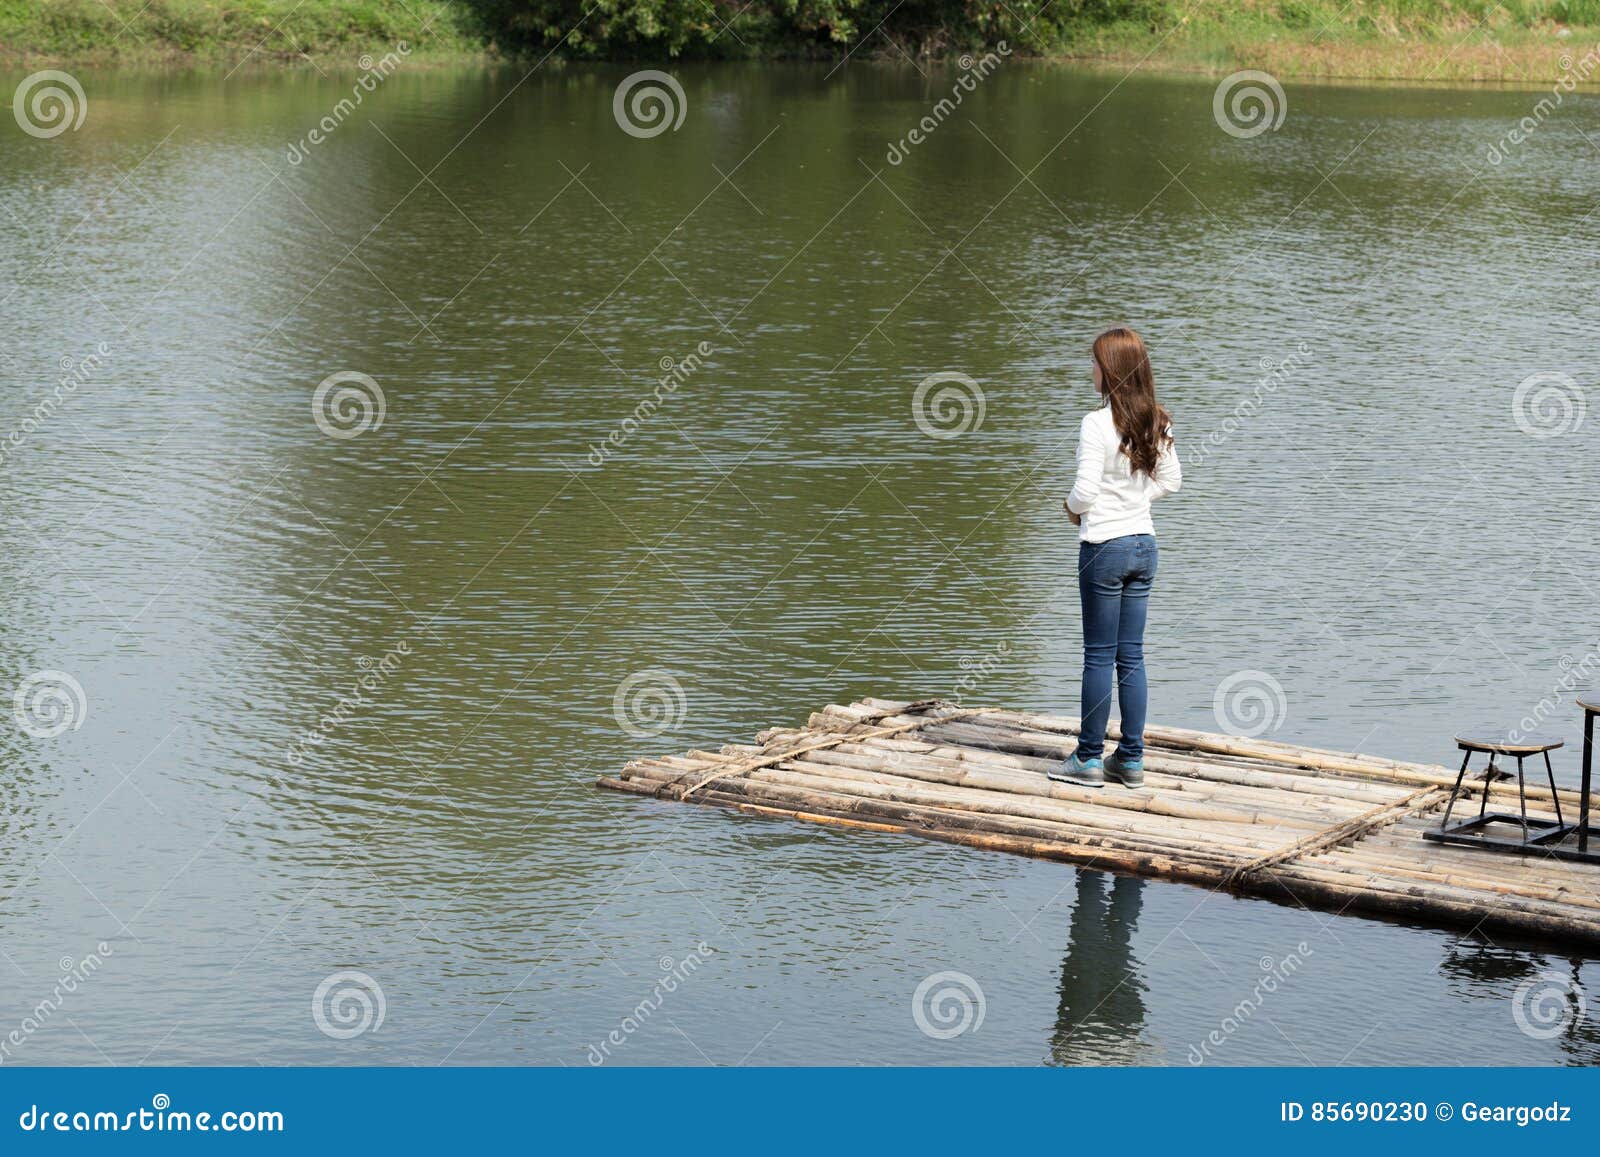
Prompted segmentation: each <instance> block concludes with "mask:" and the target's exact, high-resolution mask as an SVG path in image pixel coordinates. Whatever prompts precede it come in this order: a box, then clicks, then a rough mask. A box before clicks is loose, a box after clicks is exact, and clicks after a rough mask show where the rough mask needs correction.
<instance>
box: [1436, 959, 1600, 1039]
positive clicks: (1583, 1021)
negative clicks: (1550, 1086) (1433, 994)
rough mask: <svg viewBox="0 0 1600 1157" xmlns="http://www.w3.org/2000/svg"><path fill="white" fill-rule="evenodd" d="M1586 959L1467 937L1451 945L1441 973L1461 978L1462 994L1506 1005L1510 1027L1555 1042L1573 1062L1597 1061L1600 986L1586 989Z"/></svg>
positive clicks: (1455, 986)
mask: <svg viewBox="0 0 1600 1157" xmlns="http://www.w3.org/2000/svg"><path fill="white" fill-rule="evenodd" d="M1585 963H1587V961H1586V960H1585V959H1584V958H1583V957H1581V956H1565V957H1564V956H1559V955H1555V954H1552V953H1545V952H1539V951H1537V950H1534V949H1524V948H1515V947H1511V946H1508V945H1504V944H1496V943H1494V942H1492V941H1489V940H1482V939H1475V938H1463V939H1461V940H1458V941H1456V942H1454V943H1453V944H1451V945H1450V947H1449V950H1448V951H1446V953H1445V957H1444V960H1443V961H1441V962H1440V964H1439V971H1440V973H1442V974H1443V975H1444V976H1445V977H1446V978H1447V979H1450V980H1453V981H1455V982H1456V983H1454V984H1452V986H1451V990H1452V991H1453V992H1454V993H1456V994H1457V995H1460V996H1465V997H1468V998H1471V999H1478V1000H1487V1001H1496V1002H1501V1003H1503V1005H1504V1008H1505V1016H1506V1020H1507V1022H1508V1025H1509V1027H1512V1028H1516V1029H1518V1030H1520V1031H1525V1032H1527V1033H1528V1035H1529V1036H1530V1037H1532V1038H1533V1039H1535V1040H1549V1041H1551V1042H1553V1043H1554V1044H1555V1046H1556V1047H1557V1048H1559V1049H1560V1051H1561V1053H1562V1055H1563V1056H1564V1057H1565V1058H1566V1059H1567V1060H1568V1062H1569V1063H1571V1064H1575V1065H1597V1064H1600V987H1596V988H1594V990H1593V991H1590V990H1587V989H1586V988H1585V986H1584V983H1583V977H1582V975H1581V969H1582V967H1583V965H1584V964H1585ZM1524 1025H1527V1026H1529V1028H1527V1029H1524V1028H1523V1026H1524Z"/></svg>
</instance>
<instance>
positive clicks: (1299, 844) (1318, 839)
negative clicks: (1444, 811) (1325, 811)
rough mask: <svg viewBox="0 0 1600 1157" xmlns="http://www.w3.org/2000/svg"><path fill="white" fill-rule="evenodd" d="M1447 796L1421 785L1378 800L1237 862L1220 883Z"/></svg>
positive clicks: (1321, 848) (1357, 834)
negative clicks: (1356, 812)
mask: <svg viewBox="0 0 1600 1157" xmlns="http://www.w3.org/2000/svg"><path fill="white" fill-rule="evenodd" d="M1449 798H1450V791H1449V790H1448V789H1447V788H1440V787H1422V788H1418V789H1417V790H1416V791H1414V792H1412V793H1410V794H1409V795H1407V796H1405V797H1404V798H1403V799H1399V800H1396V801H1395V802H1394V803H1386V804H1382V805H1381V806H1379V807H1375V808H1373V809H1372V810H1371V811H1366V812H1362V813H1361V814H1360V815H1358V816H1353V817H1352V818H1350V819H1347V820H1345V821H1344V822H1343V823H1337V824H1334V825H1333V826H1332V827H1330V828H1324V829H1323V830H1322V831H1320V832H1312V833H1311V834H1310V835H1309V836H1306V837H1305V838H1303V839H1299V840H1296V841H1295V842H1294V843H1292V844H1289V845H1288V846H1287V847H1282V848H1279V849H1278V850H1277V851H1275V852H1268V853H1267V854H1266V855H1264V856H1257V857H1256V858H1255V859H1253V860H1250V861H1249V862H1248V863H1244V864H1240V865H1239V866H1238V867H1237V868H1234V869H1233V870H1232V871H1231V872H1229V873H1228V875H1227V877H1226V878H1225V879H1224V880H1223V884H1224V886H1227V887H1231V886H1234V885H1236V884H1238V883H1239V882H1240V881H1242V880H1243V879H1244V878H1245V877H1246V876H1248V875H1250V874H1251V873H1253V872H1259V871H1261V870H1262V869H1263V868H1274V867H1277V866H1278V865H1279V864H1285V863H1288V862H1289V861H1290V860H1298V859H1300V858H1301V857H1302V856H1314V855H1317V854H1318V853H1321V852H1326V851H1328V850H1330V849H1332V848H1335V847H1338V846H1339V845H1340V844H1345V843H1349V842H1351V841H1353V840H1359V839H1360V838H1361V837H1362V836H1365V835H1369V834H1371V833H1372V832H1373V831H1375V830H1377V829H1378V828H1381V827H1386V826H1387V825H1389V824H1392V823H1398V822H1399V821H1400V820H1403V819H1405V818H1406V816H1407V815H1410V814H1412V813H1416V814H1418V815H1421V814H1422V813H1424V812H1428V811H1432V810H1433V809H1434V808H1436V807H1439V806H1440V805H1441V804H1443V803H1444V802H1445V801H1446V800H1448V799H1449Z"/></svg>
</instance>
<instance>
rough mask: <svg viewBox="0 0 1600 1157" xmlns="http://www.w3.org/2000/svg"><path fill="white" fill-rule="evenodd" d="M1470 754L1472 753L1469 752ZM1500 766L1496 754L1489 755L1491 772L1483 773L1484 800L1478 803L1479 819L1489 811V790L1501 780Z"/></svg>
mask: <svg viewBox="0 0 1600 1157" xmlns="http://www.w3.org/2000/svg"><path fill="white" fill-rule="evenodd" d="M1469 754H1470V752H1469ZM1499 775H1500V765H1499V764H1497V763H1495V761H1494V752H1492V751H1491V752H1490V753H1489V770H1488V771H1486V772H1484V773H1483V798H1482V799H1480V800H1479V801H1478V818H1479V819H1480V820H1481V819H1482V818H1483V813H1484V812H1486V811H1488V810H1489V789H1490V788H1491V787H1492V786H1494V781H1495V780H1496V779H1497V778H1499Z"/></svg>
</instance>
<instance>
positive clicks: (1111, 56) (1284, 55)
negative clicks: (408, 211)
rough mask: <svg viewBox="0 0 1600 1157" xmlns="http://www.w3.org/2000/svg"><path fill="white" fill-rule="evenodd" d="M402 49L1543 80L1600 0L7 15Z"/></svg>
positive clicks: (224, 43)
mask: <svg viewBox="0 0 1600 1157" xmlns="http://www.w3.org/2000/svg"><path fill="white" fill-rule="evenodd" d="M586 13H587V14H586ZM398 41H405V42H407V43H408V44H409V45H410V46H411V47H412V49H413V56H412V59H413V61H415V60H419V59H420V60H426V59H430V58H431V59H449V58H457V57H476V56H483V55H490V56H505V57H523V58H525V57H529V56H543V55H545V54H546V53H551V52H554V53H555V54H557V55H559V56H562V57H566V58H572V59H633V60H642V59H670V58H704V57H713V58H740V57H772V56H798V57H805V56H833V57H836V56H838V55H839V54H841V53H842V52H844V51H846V50H854V51H855V52H857V53H858V54H860V55H863V56H871V57H885V58H900V57H902V56H919V57H920V56H947V55H953V54H957V53H960V52H964V51H967V50H970V49H975V48H979V47H982V46H985V45H994V44H996V43H998V42H1000V41H1005V42H1007V43H1008V44H1009V45H1010V46H1011V48H1012V50H1013V51H1014V52H1017V53H1019V54H1027V55H1037V56H1047V57H1056V58H1079V59H1102V60H1108V61H1113V62H1133V61H1139V60H1147V62H1148V63H1149V64H1151V65H1153V66H1164V67H1178V68H1203V69H1230V68H1243V67H1259V68H1266V69H1268V70H1269V71H1273V72H1275V73H1277V74H1279V75H1286V76H1297V75H1328V76H1372V77H1416V78H1437V79H1467V78H1470V79H1516V80H1544V79H1553V78H1554V77H1555V76H1557V75H1559V68H1560V66H1559V64H1558V59H1559V58H1560V57H1562V56H1563V55H1566V56H1568V57H1571V56H1575V55H1580V54H1581V53H1582V52H1586V51H1588V50H1589V49H1590V48H1591V47H1593V46H1594V45H1595V44H1596V42H1597V41H1600V0H1349V2H1346V0H1234V2H1223V0H1199V2H1197V3H1186V2H1185V0H899V2H897V0H751V2H749V3H744V2H743V0H298V2H297V0H150V2H149V3H144V2H143V0H0V57H4V58H9V59H12V60H20V61H23V62H28V61H40V60H87V61H100V60H106V61H111V60H118V61H151V60H202V61H217V60H227V61H230V62H233V61H238V60H240V59H244V58H247V57H248V58H250V59H252V60H254V59H260V60H289V61H292V60H296V59H302V58H305V57H310V58H312V59H319V60H320V59H323V58H331V59H334V60H339V59H344V58H350V57H353V56H354V55H355V54H357V53H360V52H365V51H372V50H378V49H382V48H384V47H386V46H389V45H392V44H394V43H396V42H398ZM1578 46H1581V48H1579V47H1578ZM1593 79H1600V77H1596V78H1593Z"/></svg>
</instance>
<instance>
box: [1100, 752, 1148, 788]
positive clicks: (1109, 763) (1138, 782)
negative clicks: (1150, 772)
mask: <svg viewBox="0 0 1600 1157" xmlns="http://www.w3.org/2000/svg"><path fill="white" fill-rule="evenodd" d="M1106 778H1107V779H1108V780H1110V781H1111V782H1112V783H1120V784H1121V785H1122V786H1123V787H1143V786H1144V760H1142V759H1123V758H1122V756H1121V755H1119V754H1117V753H1116V752H1115V751H1113V752H1112V753H1111V758H1110V759H1108V760H1106Z"/></svg>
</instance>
